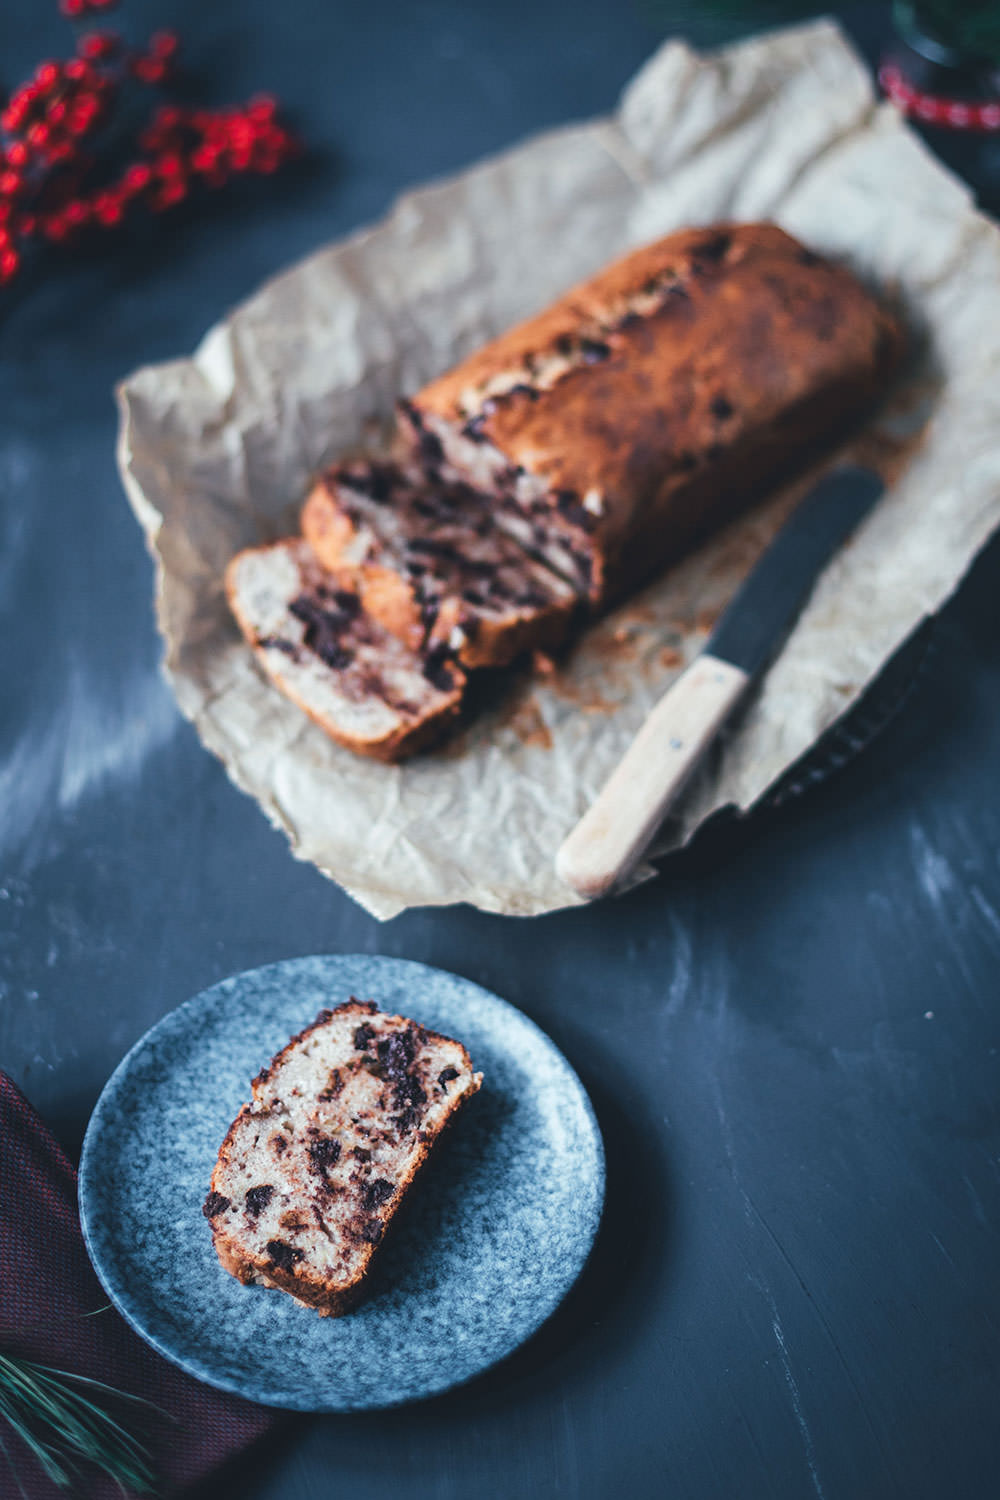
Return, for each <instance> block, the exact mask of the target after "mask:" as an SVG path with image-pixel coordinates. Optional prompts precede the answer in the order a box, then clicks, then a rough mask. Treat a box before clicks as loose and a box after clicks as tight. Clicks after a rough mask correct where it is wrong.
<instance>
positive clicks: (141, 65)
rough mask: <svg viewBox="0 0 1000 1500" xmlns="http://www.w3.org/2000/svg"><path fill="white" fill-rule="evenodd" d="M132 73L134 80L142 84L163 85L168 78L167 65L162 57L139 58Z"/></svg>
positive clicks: (132, 68) (133, 66)
mask: <svg viewBox="0 0 1000 1500" xmlns="http://www.w3.org/2000/svg"><path fill="white" fill-rule="evenodd" d="M131 71H132V76H133V78H138V79H139V81H140V82H141V83H162V82H163V80H164V78H166V76H167V65H166V63H165V62H164V61H163V59H162V58H161V57H137V58H136V59H135V61H134V62H133V63H132V65H131Z"/></svg>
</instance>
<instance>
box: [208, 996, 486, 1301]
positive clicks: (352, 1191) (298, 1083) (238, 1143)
mask: <svg viewBox="0 0 1000 1500" xmlns="http://www.w3.org/2000/svg"><path fill="white" fill-rule="evenodd" d="M481 1082H482V1074H480V1073H476V1072H474V1071H473V1067H472V1062H471V1060H470V1058H469V1054H468V1053H467V1052H466V1050H465V1048H464V1047H463V1046H462V1045H461V1044H460V1043H459V1042H455V1041H451V1040H450V1039H449V1038H448V1037H443V1036H439V1035H438V1034H437V1033H436V1032H433V1031H428V1030H426V1029H425V1028H424V1027H422V1026H420V1025H418V1024H417V1023H416V1022H415V1021H411V1020H408V1019H407V1018H406V1017H405V1016H396V1015H386V1014H383V1013H382V1012H380V1011H379V1010H378V1009H377V1007H376V1006H375V1005H374V1004H373V1003H371V1002H366V1003H362V1002H360V1001H357V1000H353V999H352V1000H350V1001H349V1002H348V1003H347V1004H345V1005H340V1006H338V1007H337V1008H336V1009H335V1010H324V1011H321V1012H320V1014H319V1016H318V1017H317V1018H316V1020H315V1021H314V1022H313V1024H312V1025H311V1026H307V1027H306V1029H305V1030H304V1031H302V1032H300V1034H299V1035H298V1036H296V1037H293V1038H292V1040H291V1041H290V1042H289V1043H288V1044H287V1046H285V1047H284V1048H283V1049H282V1050H281V1051H280V1052H279V1053H278V1055H277V1056H276V1057H275V1058H274V1059H273V1060H272V1062H271V1063H270V1064H269V1065H268V1067H266V1068H265V1069H264V1071H263V1072H262V1073H260V1074H259V1076H258V1077H257V1078H256V1079H255V1080H254V1082H253V1085H252V1088H251V1099H250V1102H249V1103H248V1104H245V1105H244V1106H243V1108H242V1109H241V1110H240V1112H239V1114H238V1115H237V1117H236V1119H235V1120H234V1121H233V1124H232V1125H231V1126H230V1128H229V1132H228V1134H227V1136H226V1139H225V1141H224V1142H223V1145H222V1149H221V1150H220V1152H219V1157H218V1161H217V1162H216V1165H215V1170H214V1171H213V1173H212V1180H211V1185H210V1189H209V1193H208V1196H207V1198H206V1199H205V1204H204V1209H203V1212H204V1214H205V1217H206V1218H207V1219H208V1221H209V1223H210V1225H211V1228H212V1235H213V1239H214V1243H215V1250H216V1253H217V1255H218V1257H219V1260H220V1262H221V1263H222V1265H223V1266H224V1268H225V1269H226V1270H227V1271H229V1272H230V1273H231V1274H232V1275H233V1276H235V1277H236V1278H237V1279H238V1280H239V1281H242V1282H244V1283H247V1284H258V1285H262V1286H268V1287H273V1288H277V1289H280V1290H281V1291H285V1292H290V1293H291V1295H292V1296H293V1297H295V1298H296V1299H297V1300H298V1301H300V1302H303V1303H305V1304H307V1305H308V1306H310V1307H313V1308H315V1309H316V1310H317V1311H318V1312H319V1313H320V1314H321V1315H323V1316H334V1317H336V1316H338V1315H340V1314H341V1313H344V1312H347V1311H348V1310H349V1308H350V1307H352V1306H353V1305H354V1303H355V1302H356V1301H357V1300H358V1298H359V1297H360V1296H361V1294H362V1292H363V1290H364V1284H365V1278H366V1276H367V1274H368V1271H369V1267H370V1265H371V1261H372V1256H373V1254H374V1252H375V1249H376V1247H377V1246H378V1245H379V1244H381V1242H382V1239H383V1237H384V1235H385V1232H386V1229H387V1228H388V1226H389V1223H390V1222H391V1220H392V1218H393V1216H394V1215H395V1213H396V1212H397V1210H398V1208H399V1206H400V1204H401V1202H402V1201H403V1198H404V1196H405V1195H406V1193H407V1192H408V1191H409V1189H410V1186H411V1184H412V1183H413V1181H414V1178H415V1177H416V1175H417V1173H418V1171H419V1170H420V1168H421V1166H422V1165H423V1163H424V1161H425V1160H426V1159H427V1156H428V1154H429V1152H430V1151H431V1149H432V1147H433V1145H434V1143H435V1141H436V1140H437V1138H438V1137H439V1136H440V1134H441V1132H442V1130H443V1129H444V1128H445V1126H446V1125H447V1124H448V1123H449V1122H450V1121H451V1119H452V1118H453V1116H454V1115H455V1113H456V1111H457V1110H458V1109H459V1108H460V1107H461V1105H462V1104H463V1103H464V1102H465V1100H467V1099H468V1098H470V1097H471V1096H472V1095H473V1094H475V1093H476V1092H477V1091H478V1089H479V1087H480V1084H481Z"/></svg>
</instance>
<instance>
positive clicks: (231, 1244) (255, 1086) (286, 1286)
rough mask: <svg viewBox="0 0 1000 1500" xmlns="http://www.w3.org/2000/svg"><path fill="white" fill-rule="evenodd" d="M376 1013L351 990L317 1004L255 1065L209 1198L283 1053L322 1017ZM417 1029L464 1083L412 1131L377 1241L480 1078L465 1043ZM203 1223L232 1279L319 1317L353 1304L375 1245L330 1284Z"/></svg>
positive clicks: (212, 1223) (401, 1019)
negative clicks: (339, 1000)
mask: <svg viewBox="0 0 1000 1500" xmlns="http://www.w3.org/2000/svg"><path fill="white" fill-rule="evenodd" d="M377 1014H379V1011H378V1006H377V1005H375V1003H374V1002H373V1001H362V1000H356V999H355V998H354V997H353V996H352V997H351V999H350V1000H349V1001H346V1002H345V1003H344V1004H343V1005H338V1006H336V1007H334V1008H333V1009H331V1010H326V1009H324V1010H321V1011H320V1012H319V1014H318V1015H317V1017H316V1019H315V1020H314V1021H311V1022H310V1023H309V1025H308V1026H304V1027H303V1028H302V1030H301V1031H299V1032H298V1033H296V1035H295V1036H293V1037H292V1038H291V1039H290V1040H289V1041H288V1042H286V1043H285V1045H284V1046H283V1047H282V1048H281V1050H280V1051H279V1052H276V1053H275V1055H274V1057H272V1059H271V1061H270V1062H269V1063H268V1065H267V1066H266V1067H265V1068H262V1069H261V1071H260V1072H259V1073H258V1074H257V1076H256V1078H255V1079H254V1080H253V1083H252V1085H251V1089H250V1094H251V1098H250V1102H249V1103H247V1104H244V1105H243V1106H242V1108H241V1109H240V1111H239V1113H238V1114H237V1116H236V1118H235V1119H234V1121H233V1123H232V1124H231V1125H230V1127H229V1129H228V1131H227V1132H226V1137H225V1139H224V1141H223V1143H222V1146H221V1147H220V1150H219V1155H218V1157H217V1159H216V1163H215V1166H214V1168H213V1170H212V1177H211V1181H210V1183H209V1199H211V1196H212V1194H213V1193H216V1192H218V1191H219V1189H220V1187H221V1186H222V1185H223V1174H224V1171H225V1168H226V1166H227V1165H228V1163H229V1161H230V1158H231V1155H232V1149H233V1143H234V1140H235V1137H236V1134H237V1131H238V1129H239V1127H240V1125H241V1123H242V1122H243V1121H244V1120H245V1119H246V1118H247V1116H248V1115H250V1114H251V1112H252V1109H253V1105H254V1104H255V1103H256V1102H257V1101H258V1100H259V1098H260V1095H261V1093H262V1091H263V1089H264V1087H265V1085H266V1084H267V1082H268V1080H269V1079H270V1077H271V1075H272V1073H273V1072H274V1070H275V1069H276V1068H279V1067H280V1066H281V1064H282V1063H283V1062H284V1061H285V1059H286V1058H287V1057H288V1055H289V1054H290V1053H291V1052H292V1051H293V1050H294V1049H295V1048H296V1047H298V1046H300V1045H301V1043H302V1042H303V1041H305V1039H306V1038H307V1037H308V1036H310V1035H311V1033H313V1032H314V1031H317V1030H319V1029H320V1028H321V1027H323V1026H325V1025H327V1023H328V1022H329V1021H330V1020H331V1019H332V1018H333V1017H335V1016H344V1015H356V1016H358V1017H365V1016H373V1015H377ZM380 1019H382V1020H383V1021H389V1022H396V1023H399V1024H401V1025H405V1024H408V1022H407V1018H406V1017H404V1016H397V1015H388V1014H385V1013H382V1014H381V1015H380ZM421 1030H422V1032H423V1034H424V1036H425V1037H426V1039H427V1040H428V1041H429V1042H447V1043H449V1044H450V1045H451V1046H454V1047H458V1049H459V1051H460V1053H461V1056H462V1060H463V1062H464V1063H465V1065H466V1066H467V1067H468V1069H469V1072H470V1082H469V1085H468V1087H467V1088H465V1089H464V1090H463V1091H462V1093H460V1094H457V1095H456V1096H455V1097H454V1099H453V1100H452V1101H451V1104H450V1106H449V1109H448V1112H447V1114H446V1115H445V1116H444V1118H443V1119H442V1120H441V1122H440V1124H438V1125H437V1126H435V1127H434V1128H433V1129H427V1128H426V1127H425V1128H424V1129H423V1130H421V1132H420V1135H419V1137H418V1145H417V1150H416V1152H415V1154H414V1157H413V1160H412V1161H411V1163H410V1166H409V1169H408V1170H407V1172H406V1173H404V1175H403V1176H402V1177H400V1178H399V1180H398V1183H397V1185H396V1191H395V1193H394V1195H393V1197H392V1199H391V1200H390V1201H389V1202H388V1203H387V1204H385V1205H383V1207H382V1208H381V1210H380V1212H381V1222H382V1228H383V1233H382V1238H381V1239H380V1240H379V1244H382V1243H384V1238H385V1234H386V1232H387V1231H388V1228H389V1225H390V1224H391V1222H392V1220H393V1219H394V1218H395V1216H396V1213H397V1212H398V1210H399V1207H400V1204H401V1203H402V1202H403V1200H404V1198H405V1197H406V1194H407V1192H408V1191H409V1189H410V1187H411V1186H412V1184H413V1182H414V1180H415V1179H416V1177H417V1175H418V1173H419V1171H420V1169H421V1167H422V1166H423V1165H424V1163H425V1162H426V1160H427V1158H428V1156H429V1155H430V1151H431V1148H432V1146H433V1145H434V1143H435V1141H437V1140H438V1139H440V1136H441V1134H442V1133H443V1131H444V1130H445V1129H446V1128H447V1127H448V1126H449V1125H450V1124H451V1122H452V1121H453V1120H454V1118H455V1115H456V1114H457V1113H458V1111H459V1109H460V1108H461V1106H462V1105H463V1104H464V1103H465V1102H466V1100H467V1099H470V1098H471V1097H472V1096H473V1094H476V1093H478V1091H479V1088H480V1085H481V1082H482V1075H481V1074H478V1073H474V1072H472V1059H471V1058H470V1056H469V1053H468V1051H467V1050H466V1048H465V1047H464V1046H462V1044H461V1043H460V1042H456V1041H455V1040H454V1038H452V1037H445V1036H442V1034H441V1033H440V1032H437V1031H432V1030H430V1028H428V1027H426V1026H425V1027H422V1028H421ZM209 1226H210V1228H211V1231H212V1241H213V1245H214V1247H215V1252H216V1255H217V1256H218V1258H219V1261H220V1263H221V1265H222V1266H223V1268H224V1269H225V1270H226V1271H228V1272H229V1273H230V1275H232V1276H235V1277H236V1279H237V1280H238V1281H240V1282H242V1283H243V1284H244V1285H261V1286H270V1287H273V1288H276V1289H278V1290H281V1291H285V1292H288V1293H290V1294H291V1295H292V1296H293V1297H295V1298H296V1299H297V1300H298V1301H300V1302H304V1303H306V1304H307V1305H308V1306H310V1307H314V1308H315V1309H316V1310H317V1311H318V1312H319V1313H320V1315H321V1316H322V1317H340V1316H341V1315H342V1314H343V1313H345V1312H348V1311H349V1310H350V1309H351V1308H352V1307H353V1306H355V1304H356V1303H357V1302H358V1300H359V1299H360V1297H361V1296H362V1295H363V1292H364V1289H365V1280H366V1278H367V1275H368V1271H369V1268H370V1265H371V1260H372V1256H373V1255H374V1253H375V1250H376V1249H377V1246H376V1245H374V1244H371V1245H368V1246H367V1247H365V1249H364V1250H363V1252H362V1258H361V1260H360V1262H359V1264H358V1269H357V1272H356V1275H355V1276H354V1278H353V1280H352V1281H351V1282H350V1283H347V1284H341V1285H340V1286H337V1287H331V1286H330V1284H329V1283H328V1282H327V1281H325V1280H324V1279H323V1278H321V1277H319V1276H315V1275H310V1274H309V1268H308V1267H303V1268H302V1269H301V1270H296V1269H294V1268H293V1269H291V1270H285V1269H283V1268H282V1267H280V1266H278V1265H275V1263H274V1262H273V1261H272V1260H269V1259H268V1258H267V1257H266V1256H263V1255H257V1256H255V1255H252V1254H250V1253H249V1252H248V1250H247V1248H246V1246H245V1245H244V1244H243V1243H241V1242H240V1241H239V1240H238V1239H237V1238H236V1237H235V1236H233V1235H231V1234H230V1233H228V1232H227V1230H226V1229H225V1228H224V1227H223V1226H221V1225H217V1224H216V1223H215V1221H214V1219H213V1218H212V1217H211V1216H210V1217H209Z"/></svg>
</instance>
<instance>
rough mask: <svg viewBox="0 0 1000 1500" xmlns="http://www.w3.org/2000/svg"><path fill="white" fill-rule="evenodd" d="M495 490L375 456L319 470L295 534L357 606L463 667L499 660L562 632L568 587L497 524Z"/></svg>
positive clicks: (572, 601) (571, 602)
mask: <svg viewBox="0 0 1000 1500" xmlns="http://www.w3.org/2000/svg"><path fill="white" fill-rule="evenodd" d="M495 512H496V504H495V497H494V496H492V495H489V494H484V493H482V492H480V491H477V490H475V489H473V488H472V486H471V485H468V484H464V483H461V482H456V481H453V482H448V481H447V480H443V479H441V478H440V477H438V476H437V475H436V474H435V473H434V470H433V467H432V466H428V467H427V468H425V469H422V470H421V469H419V468H416V467H414V466H408V467H405V468H404V467H402V466H400V465H398V464H394V463H382V462H378V461H375V460H369V461H361V462H354V463H347V464H341V465H340V466H339V467H337V468H333V469H330V470H328V471H327V473H325V474H324V475H322V477H321V478H320V479H319V480H317V482H316V484H315V486H314V487H313V489H312V491H311V493H310V495H309V498H308V499H307V501H306V504H305V508H304V510H303V512H302V534H303V536H304V537H305V539H306V541H307V542H308V543H309V545H310V546H311V547H312V549H313V551H314V553H315V554H316V556H317V558H318V559H319V561H320V562H321V563H322V564H323V566H324V567H326V568H329V569H330V570H331V571H332V572H333V573H335V574H336V575H337V577H338V579H340V581H341V582H342V583H344V584H346V585H347V586H349V587H352V588H356V589H357V590H358V593H359V594H360V596H361V601H362V604H363V605H364V608H365V610H366V612H367V613H368V614H369V615H371V616H372V617H373V618H374V619H376V620H378V621H379V623H380V624H382V625H384V626H385V628H386V629H387V630H389V631H391V632H392V633H393V634H394V635H397V636H399V637H400V639H401V640H404V641H405V642H406V643H407V645H409V646H410V647H411V648H412V649H413V650H420V649H422V648H424V647H426V646H430V647H434V646H442V647H447V648H448V649H449V650H450V651H452V652H453V653H454V655H455V656H457V657H458V659H459V661H460V662H461V663H462V665H463V666H466V667H487V666H489V667H499V666H504V665H506V663H508V662H510V661H512V660H513V658H514V657H515V656H517V655H519V654H520V653H521V652H522V651H526V650H534V649H536V648H543V649H551V648H552V647H554V646H557V645H558V644H559V643H560V641H561V640H562V639H563V638H564V636H565V635H566V632H567V630H568V628H569V624H570V621H571V618H572V615H573V612H574V610H575V607H576V602H577V596H576V592H575V590H574V589H573V588H571V587H570V585H569V584H568V583H566V582H565V580H564V579H562V578H561V577H559V575H558V574H556V573H553V572H552V571H551V570H550V569H549V568H547V567H545V566H544V565H543V564H542V563H539V562H537V561H535V559H534V558H532V557H530V556H529V555H528V553H527V552H526V551H525V550H524V548H523V547H522V546H520V545H519V543H518V542H516V541H514V540H513V539H512V538H511V537H509V536H507V535H506V534H505V532H503V531H502V530H500V529H499V528H498V527H497V525H496V514H495Z"/></svg>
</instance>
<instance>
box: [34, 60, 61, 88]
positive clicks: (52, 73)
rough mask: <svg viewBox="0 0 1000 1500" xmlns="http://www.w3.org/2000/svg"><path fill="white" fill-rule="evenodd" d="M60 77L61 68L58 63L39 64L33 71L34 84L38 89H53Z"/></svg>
mask: <svg viewBox="0 0 1000 1500" xmlns="http://www.w3.org/2000/svg"><path fill="white" fill-rule="evenodd" d="M61 77H62V68H61V67H60V66H59V64H58V63H54V62H43V63H39V64H38V67H37V68H36V69H35V82H36V83H37V85H38V87H39V88H40V89H51V88H53V87H54V86H55V85H56V84H57V83H58V82H59V80H60V78H61Z"/></svg>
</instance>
